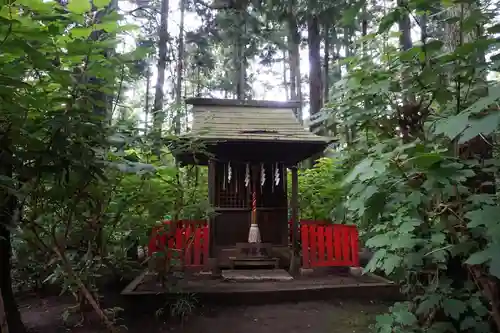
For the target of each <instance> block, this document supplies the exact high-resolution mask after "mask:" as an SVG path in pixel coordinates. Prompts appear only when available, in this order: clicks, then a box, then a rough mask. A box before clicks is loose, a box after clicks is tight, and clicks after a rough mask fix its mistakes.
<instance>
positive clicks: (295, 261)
mask: <svg viewBox="0 0 500 333" xmlns="http://www.w3.org/2000/svg"><path fill="white" fill-rule="evenodd" d="M297 169H298V168H297V165H294V166H292V167H291V171H292V195H291V198H290V206H291V207H290V208H291V211H292V212H291V215H292V216H291V220H292V258H291V262H290V272H291V273H295V272H296V271H297V270H298V266H299V265H300V264H299V263H300V249H299V177H298V173H297Z"/></svg>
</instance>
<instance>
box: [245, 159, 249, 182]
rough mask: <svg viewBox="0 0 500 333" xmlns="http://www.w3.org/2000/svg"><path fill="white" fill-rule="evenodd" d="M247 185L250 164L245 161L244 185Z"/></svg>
mask: <svg viewBox="0 0 500 333" xmlns="http://www.w3.org/2000/svg"><path fill="white" fill-rule="evenodd" d="M248 185H250V166H249V165H248V163H247V165H246V168H245V187H248Z"/></svg>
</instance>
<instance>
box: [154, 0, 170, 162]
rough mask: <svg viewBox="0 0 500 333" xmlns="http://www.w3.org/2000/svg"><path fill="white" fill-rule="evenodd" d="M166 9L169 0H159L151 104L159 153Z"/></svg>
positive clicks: (165, 49) (165, 64)
mask: <svg viewBox="0 0 500 333" xmlns="http://www.w3.org/2000/svg"><path fill="white" fill-rule="evenodd" d="M168 10H169V0H162V1H161V9H160V11H161V13H160V31H159V43H158V44H159V45H158V65H157V72H158V74H157V75H158V76H157V78H156V88H155V99H154V104H153V132H154V133H155V140H156V153H157V154H158V153H159V142H160V139H161V129H162V126H163V122H164V121H165V112H164V111H163V98H164V92H163V86H164V84H165V69H166V67H167V41H168Z"/></svg>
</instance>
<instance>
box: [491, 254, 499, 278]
mask: <svg viewBox="0 0 500 333" xmlns="http://www.w3.org/2000/svg"><path fill="white" fill-rule="evenodd" d="M497 250H498V246H497ZM490 274H491V275H493V276H496V277H497V278H499V279H500V253H499V252H498V251H497V252H496V253H495V254H494V255H493V257H492V258H491V261H490Z"/></svg>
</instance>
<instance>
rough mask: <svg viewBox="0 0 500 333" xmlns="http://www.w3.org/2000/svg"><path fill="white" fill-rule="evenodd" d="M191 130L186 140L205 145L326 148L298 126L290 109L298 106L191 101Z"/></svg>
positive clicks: (323, 140) (322, 140)
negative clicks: (227, 143) (231, 143)
mask: <svg viewBox="0 0 500 333" xmlns="http://www.w3.org/2000/svg"><path fill="white" fill-rule="evenodd" d="M186 103H188V104H191V105H193V107H194V108H193V113H194V117H193V126H192V131H191V132H190V133H187V134H186V136H187V137H196V138H199V139H203V140H209V141H221V140H223V141H239V142H241V141H248V142H251V141H254V142H288V143H309V144H318V145H325V146H326V145H328V144H329V143H331V142H333V141H334V140H333V139H332V138H327V137H323V136H319V135H316V134H314V133H312V132H310V131H308V130H307V129H306V128H304V126H302V125H301V124H300V122H299V121H298V119H297V117H296V116H295V114H294V112H293V109H294V108H296V107H298V106H300V103H299V102H294V101H291V102H290V101H289V102H278V101H262V100H230V99H205V98H194V99H188V100H186Z"/></svg>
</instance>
